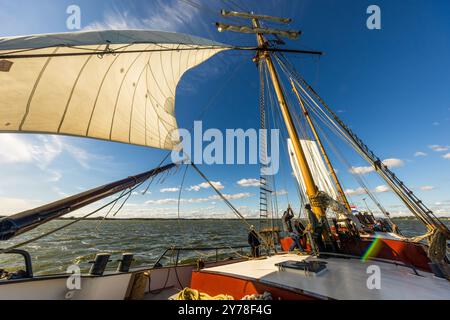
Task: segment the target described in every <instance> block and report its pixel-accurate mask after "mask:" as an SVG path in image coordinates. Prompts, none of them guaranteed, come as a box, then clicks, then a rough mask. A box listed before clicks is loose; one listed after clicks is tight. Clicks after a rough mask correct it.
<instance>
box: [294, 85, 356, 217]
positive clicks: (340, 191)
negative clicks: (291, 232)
mask: <svg viewBox="0 0 450 320" xmlns="http://www.w3.org/2000/svg"><path fill="white" fill-rule="evenodd" d="M291 84H292V90H293V91H294V93H295V95H296V96H297V99H298V101H299V102H300V106H301V107H302V112H303V114H304V115H305V118H306V120H307V121H308V124H309V126H310V127H311V131H312V133H313V135H314V138H315V139H316V141H317V144H318V145H319V149H320V151H321V153H322V155H323V157H324V159H325V162H326V164H327V166H328V169H329V170H330V175H331V177H332V179H333V182H334V184H335V186H336V188H337V191H338V194H339V197H340V200H341V201H342V203H343V204H344V205H345V207H346V208H347V210H349V211H351V210H352V209H351V207H350V204H349V202H348V199H347V197H346V196H345V192H344V190H343V189H342V185H341V183H340V182H339V179H338V177H337V175H336V171H335V170H334V168H333V165H332V164H331V161H330V158H329V157H328V155H327V153H326V151H325V148H324V146H323V144H322V141H321V140H320V137H319V134H318V132H317V130H316V127H315V126H314V123H313V121H312V119H311V117H310V115H309V112H308V110H307V109H306V107H305V104H304V102H303V99H302V97H301V96H300V94H299V92H298V90H297V87H296V86H295V84H294V81H292V80H291Z"/></svg>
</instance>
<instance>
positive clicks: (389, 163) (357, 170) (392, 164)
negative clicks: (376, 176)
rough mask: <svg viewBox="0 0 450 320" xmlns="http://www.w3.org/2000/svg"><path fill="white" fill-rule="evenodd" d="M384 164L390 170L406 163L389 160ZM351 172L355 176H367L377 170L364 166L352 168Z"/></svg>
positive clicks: (394, 159)
mask: <svg viewBox="0 0 450 320" xmlns="http://www.w3.org/2000/svg"><path fill="white" fill-rule="evenodd" d="M383 164H384V165H385V166H387V167H388V168H396V167H402V166H404V164H405V162H404V161H403V160H401V159H396V158H389V159H385V160H383ZM349 171H350V173H353V174H367V173H370V172H374V171H375V169H374V168H373V167H371V166H363V167H351V168H350V170H349Z"/></svg>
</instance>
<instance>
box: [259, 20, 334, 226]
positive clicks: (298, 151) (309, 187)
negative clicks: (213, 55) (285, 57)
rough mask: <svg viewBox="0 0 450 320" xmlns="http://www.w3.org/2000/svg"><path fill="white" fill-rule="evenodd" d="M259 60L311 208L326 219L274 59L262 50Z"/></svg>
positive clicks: (261, 37) (262, 45) (261, 39)
mask: <svg viewBox="0 0 450 320" xmlns="http://www.w3.org/2000/svg"><path fill="white" fill-rule="evenodd" d="M253 26H254V27H255V28H259V27H260V26H259V22H258V20H257V19H253ZM257 39H258V46H259V47H260V48H261V49H264V48H265V47H266V39H265V38H264V35H263V34H261V33H258V34H257ZM259 58H260V59H263V60H264V61H265V62H266V64H267V68H268V70H269V73H270V77H271V79H272V82H273V86H274V89H275V93H276V95H277V98H278V103H279V105H280V109H281V113H282V115H283V119H284V122H285V124H286V129H287V131H288V134H289V137H290V138H291V140H292V143H293V145H294V152H295V155H296V156H297V159H298V165H299V168H300V171H301V173H302V175H303V177H304V179H305V184H306V193H307V195H308V198H309V200H310V203H311V208H312V210H313V212H314V214H315V215H316V216H317V217H319V218H322V217H325V210H324V209H323V207H322V206H320V205H319V204H318V203H317V202H316V201H314V199H315V198H316V196H317V195H318V193H319V190H318V188H317V186H316V184H315V182H314V179H313V176H312V174H311V169H310V168H309V165H308V162H307V160H306V156H305V152H304V151H303V148H302V146H301V144H300V139H299V137H298V134H297V130H296V128H295V125H294V122H293V120H292V115H291V113H290V111H289V108H288V105H287V102H286V98H285V97H284V94H283V90H282V88H281V84H280V80H279V78H278V74H277V71H276V69H275V66H274V64H273V61H272V58H271V56H270V54H269V52H268V51H265V50H261V51H260V52H259Z"/></svg>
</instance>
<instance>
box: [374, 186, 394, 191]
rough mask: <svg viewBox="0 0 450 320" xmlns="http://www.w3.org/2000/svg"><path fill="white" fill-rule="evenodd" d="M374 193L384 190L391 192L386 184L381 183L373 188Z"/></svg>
mask: <svg viewBox="0 0 450 320" xmlns="http://www.w3.org/2000/svg"><path fill="white" fill-rule="evenodd" d="M374 192H375V193H385V192H391V188H389V187H388V186H387V185H384V184H383V185H381V186H377V187H376V188H375V189H374Z"/></svg>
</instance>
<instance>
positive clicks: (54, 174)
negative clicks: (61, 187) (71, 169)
mask: <svg viewBox="0 0 450 320" xmlns="http://www.w3.org/2000/svg"><path fill="white" fill-rule="evenodd" d="M47 173H48V175H49V178H48V179H47V181H48V182H58V181H59V180H61V178H62V177H63V175H62V173H61V172H60V171H56V170H50V169H49V170H47Z"/></svg>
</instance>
